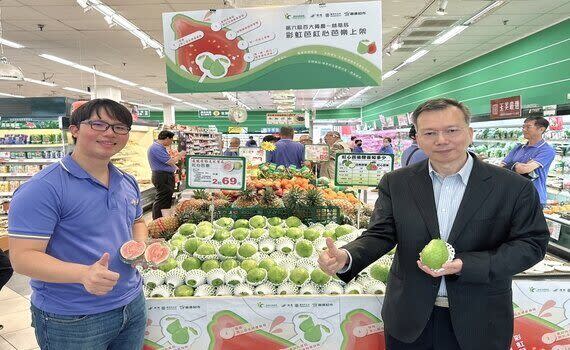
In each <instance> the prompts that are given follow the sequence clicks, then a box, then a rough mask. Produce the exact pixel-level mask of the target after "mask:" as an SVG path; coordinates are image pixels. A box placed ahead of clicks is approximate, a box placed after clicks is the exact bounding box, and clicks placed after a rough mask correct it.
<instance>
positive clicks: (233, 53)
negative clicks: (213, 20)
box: [172, 15, 248, 77]
mask: <svg viewBox="0 0 570 350" xmlns="http://www.w3.org/2000/svg"><path fill="white" fill-rule="evenodd" d="M210 25H211V24H210V23H206V22H200V21H196V20H194V19H192V18H189V17H186V16H183V15H176V16H175V17H174V19H173V20H172V29H173V30H174V33H175V34H176V39H180V38H183V37H185V36H186V35H188V34H192V33H194V32H196V31H199V30H201V31H202V32H203V33H204V37H203V38H201V39H199V40H197V41H194V42H192V43H190V44H188V45H185V46H182V47H180V48H178V50H177V52H176V57H177V59H178V62H177V63H178V65H179V66H184V67H186V69H187V70H188V72H190V73H191V74H192V75H195V76H198V77H200V76H202V74H203V72H202V71H201V70H200V67H198V64H197V63H196V57H197V56H198V55H199V54H201V53H202V52H210V53H212V54H214V55H223V56H226V57H227V58H229V59H230V62H231V64H230V67H229V68H228V72H227V74H226V76H227V77H229V76H232V75H237V74H241V73H243V72H245V71H246V70H247V67H248V63H247V62H246V61H245V60H244V59H243V56H244V55H245V54H246V53H247V50H242V49H240V48H239V47H238V42H239V41H240V40H241V38H240V37H237V38H236V39H234V40H229V39H227V38H226V32H228V29H222V30H220V31H217V32H215V31H213V30H212V29H210Z"/></svg>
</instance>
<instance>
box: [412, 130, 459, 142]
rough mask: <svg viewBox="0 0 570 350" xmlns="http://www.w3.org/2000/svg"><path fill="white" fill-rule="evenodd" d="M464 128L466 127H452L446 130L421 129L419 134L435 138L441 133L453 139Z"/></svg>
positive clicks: (427, 137)
mask: <svg viewBox="0 0 570 350" xmlns="http://www.w3.org/2000/svg"><path fill="white" fill-rule="evenodd" d="M464 129H465V128H460V127H451V128H447V129H445V130H424V131H421V132H420V133H419V134H420V135H421V136H422V137H424V138H426V139H432V140H435V139H436V138H437V137H438V135H439V134H440V133H441V134H443V136H444V137H445V138H447V139H452V138H454V137H457V136H459V135H460V134H461V132H462V131H463V130H464Z"/></svg>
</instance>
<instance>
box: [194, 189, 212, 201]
mask: <svg viewBox="0 0 570 350" xmlns="http://www.w3.org/2000/svg"><path fill="white" fill-rule="evenodd" d="M193 197H194V198H196V199H203V200H206V201H210V200H211V199H212V196H210V194H209V193H208V192H206V190H194V195H193Z"/></svg>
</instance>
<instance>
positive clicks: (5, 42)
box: [0, 38, 25, 49]
mask: <svg viewBox="0 0 570 350" xmlns="http://www.w3.org/2000/svg"><path fill="white" fill-rule="evenodd" d="M0 44H2V45H6V46H10V47H13V48H15V49H22V48H24V47H25V46H24V45H22V44H18V43H15V42H13V41H10V40H6V39H3V38H0Z"/></svg>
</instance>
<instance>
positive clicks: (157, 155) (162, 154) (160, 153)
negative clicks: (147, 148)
mask: <svg viewBox="0 0 570 350" xmlns="http://www.w3.org/2000/svg"><path fill="white" fill-rule="evenodd" d="M161 148H162V149H160V148H153V149H152V150H151V152H150V156H151V157H153V158H154V159H156V160H157V161H158V162H160V163H162V164H166V163H167V162H168V161H169V160H170V155H169V154H168V151H167V150H166V148H164V147H161Z"/></svg>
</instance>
